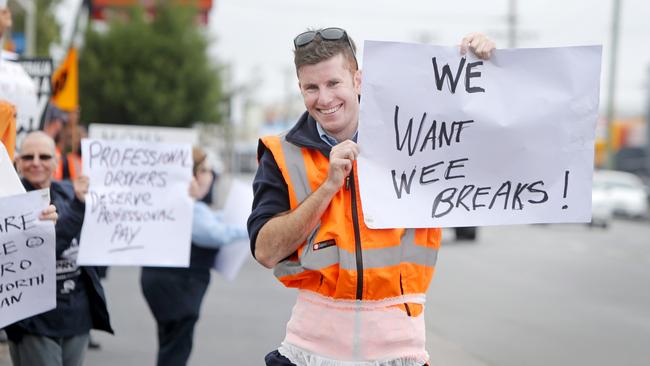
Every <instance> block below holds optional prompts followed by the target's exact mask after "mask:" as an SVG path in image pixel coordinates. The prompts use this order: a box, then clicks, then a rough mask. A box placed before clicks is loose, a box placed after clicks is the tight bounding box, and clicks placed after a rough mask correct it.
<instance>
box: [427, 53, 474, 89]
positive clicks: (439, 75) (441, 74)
mask: <svg viewBox="0 0 650 366" xmlns="http://www.w3.org/2000/svg"><path fill="white" fill-rule="evenodd" d="M466 62H467V60H466V59H465V57H462V58H461V59H460V62H459V63H458V69H456V76H454V75H453V74H452V71H451V67H450V66H449V64H445V66H443V67H442V71H441V70H440V69H439V68H438V61H437V60H436V58H435V57H433V58H432V59H431V63H432V64H433V74H434V76H435V78H436V88H437V89H438V90H439V91H442V87H443V85H444V84H445V80H447V87H448V88H449V91H450V92H451V93H452V94H454V93H456V87H457V86H458V81H459V80H460V75H461V74H462V72H463V70H464V71H465V91H466V92H468V93H485V89H484V88H482V87H480V86H472V85H471V82H472V80H471V79H472V78H480V77H481V72H479V71H472V69H474V68H475V67H477V66H481V65H483V61H476V62H470V63H468V64H467V66H465V63H466Z"/></svg>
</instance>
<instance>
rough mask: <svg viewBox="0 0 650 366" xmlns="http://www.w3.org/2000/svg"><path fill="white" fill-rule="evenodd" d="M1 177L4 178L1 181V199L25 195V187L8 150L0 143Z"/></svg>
mask: <svg viewBox="0 0 650 366" xmlns="http://www.w3.org/2000/svg"><path fill="white" fill-rule="evenodd" d="M0 177H2V179H0V197H5V196H11V195H14V194H19V193H25V187H23V184H22V183H21V182H20V178H18V174H17V173H16V169H14V165H13V163H12V161H11V159H9V154H8V153H7V149H5V145H3V144H2V143H0Z"/></svg>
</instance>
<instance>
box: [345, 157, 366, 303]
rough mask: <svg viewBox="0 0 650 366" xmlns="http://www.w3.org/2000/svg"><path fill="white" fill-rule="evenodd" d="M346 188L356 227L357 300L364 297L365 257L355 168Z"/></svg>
mask: <svg viewBox="0 0 650 366" xmlns="http://www.w3.org/2000/svg"><path fill="white" fill-rule="evenodd" d="M346 188H350V196H351V197H352V201H351V203H352V226H353V228H354V254H355V258H356V260H357V300H362V298H363V257H362V255H361V253H362V252H361V234H360V232H359V215H358V213H357V189H356V184H354V168H353V169H352V170H350V175H349V176H348V177H347V178H346Z"/></svg>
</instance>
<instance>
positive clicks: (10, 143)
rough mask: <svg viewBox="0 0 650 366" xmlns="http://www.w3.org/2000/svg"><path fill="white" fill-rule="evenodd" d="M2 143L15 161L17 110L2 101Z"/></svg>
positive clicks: (0, 129) (0, 132)
mask: <svg viewBox="0 0 650 366" xmlns="http://www.w3.org/2000/svg"><path fill="white" fill-rule="evenodd" d="M0 141H2V144H3V145H5V148H6V149H7V152H8V153H9V158H10V159H11V160H13V159H14V151H15V150H16V108H14V106H13V105H12V104H10V103H8V102H5V101H1V100H0Z"/></svg>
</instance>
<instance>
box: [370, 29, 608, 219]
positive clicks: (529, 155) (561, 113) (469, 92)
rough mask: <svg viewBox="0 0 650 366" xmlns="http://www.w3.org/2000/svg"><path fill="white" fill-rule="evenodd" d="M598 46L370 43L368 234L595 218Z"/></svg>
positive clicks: (599, 51)
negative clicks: (468, 48)
mask: <svg viewBox="0 0 650 366" xmlns="http://www.w3.org/2000/svg"><path fill="white" fill-rule="evenodd" d="M600 58H601V47H600V46H585V47H566V48H547V49H512V50H495V51H494V52H493V54H492V57H491V58H490V60H487V61H484V60H479V59H477V58H476V57H475V56H474V55H472V54H467V55H465V56H461V55H460V53H459V50H458V48H457V47H435V46H428V45H418V44H405V43H393V42H366V44H365V47H364V58H363V59H364V65H363V83H362V91H361V94H362V99H361V102H362V105H361V115H360V125H359V140H358V143H359V149H360V156H359V161H358V170H359V172H358V173H359V184H360V188H359V189H360V194H361V201H362V207H363V215H364V220H365V222H366V224H367V225H368V226H369V227H371V228H390V227H438V226H442V227H453V226H477V225H497V224H524V223H553V222H588V221H589V220H590V218H591V180H592V174H593V161H594V136H595V126H596V118H597V112H598V97H599V81H600Z"/></svg>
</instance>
